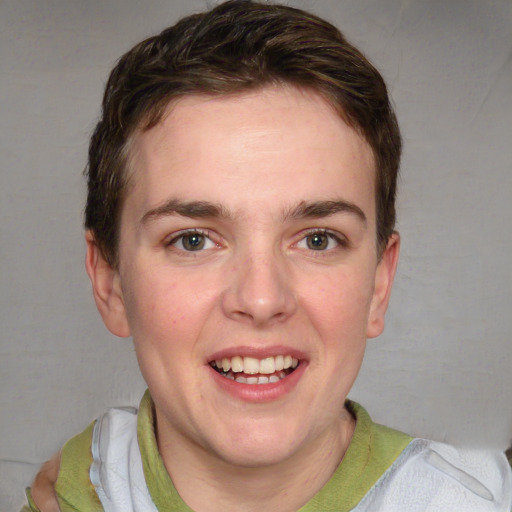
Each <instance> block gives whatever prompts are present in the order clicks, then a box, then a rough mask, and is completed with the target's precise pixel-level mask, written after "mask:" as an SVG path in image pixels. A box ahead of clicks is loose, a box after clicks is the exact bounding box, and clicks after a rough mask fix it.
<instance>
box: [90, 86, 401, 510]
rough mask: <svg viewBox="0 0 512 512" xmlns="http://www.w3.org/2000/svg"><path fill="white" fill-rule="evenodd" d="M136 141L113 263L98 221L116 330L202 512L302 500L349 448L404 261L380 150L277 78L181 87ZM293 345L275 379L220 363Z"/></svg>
mask: <svg viewBox="0 0 512 512" xmlns="http://www.w3.org/2000/svg"><path fill="white" fill-rule="evenodd" d="M132 142H133V144H132V147H131V157H130V169H131V171H132V172H133V175H132V177H131V180H132V181H131V187H130V190H129V192H128V195H127V198H126V201H125V204H124V208H123V212H122V218H121V233H120V247H119V249H120V251H119V254H120V263H119V267H118V268H116V269H113V268H111V267H110V266H109V265H108V264H107V262H106V261H105V259H104V258H103V256H102V254H101V252H100V251H99V249H98V247H97V246H96V244H95V241H94V236H93V235H92V234H91V233H87V235H86V239H87V245H88V249H87V258H86V267H87V272H88V274H89V276H90V278H91V281H92V284H93V292H94V296H95V300H96V304H97V306H98V309H99V311H100V313H101V315H102V317H103V320H104V322H105V324H106V325H107V327H108V328H109V329H110V330H111V331H112V332H113V333H114V334H116V335H118V336H133V340H134V345H135V349H136V353H137V357H138V361H139V365H140V368H141V371H142V374H143V376H144V378H145V379H146V382H147V383H148V386H149V389H150V391H151V394H152V397H153V399H154V401H155V409H156V422H157V441H158V446H159V450H160V453H161V455H162V458H163V461H164V464H165V466H166V468H167V470H168V472H169V474H170V475H171V477H172V479H173V481H174V483H175V486H176V488H177V489H178V491H179V493H180V495H181V496H182V498H183V499H184V500H185V501H186V502H187V504H188V505H189V506H190V507H191V508H193V509H194V510H197V511H201V510H208V511H213V512H215V511H217V510H219V511H220V510H222V511H226V510H227V511H229V510H237V511H240V510H244V511H250V510H261V509H262V508H266V509H268V510H284V511H286V510H290V511H292V510H297V508H299V507H300V506H301V505H303V504H304V503H305V502H307V501H308V500H309V499H310V498H311V497H312V496H313V495H314V494H315V493H316V492H318V490H319V489H320V488H321V487H322V486H323V485H324V484H325V482H326V481H327V480H328V479H329V478H330V476H331V475H332V473H333V472H334V470H335V469H336V467H337V466H338V464H339V462H340V460H341V459H342V457H343V455H344V453H345V451H346V449H347V447H348V444H349V442H350V438H351V435H352V433H353V429H354V419H353V418H352V416H351V415H350V414H349V413H348V411H346V409H345V408H344V405H343V404H344V400H345V398H346V396H347V394H348V392H349V390H350V388H351V386H352V384H353V382H354V380H355V378H356V376H357V373H358V371H359V368H360V365H361V363H362V360H363V355H364V349H365V344H366V339H367V338H372V337H375V336H378V335H379V334H380V333H381V332H382V329H383V327H384V315H385V312H386V309H387V306H388V301H389V295H390V291H391V285H392V282H393V277H394V273H395V269H396V264H397V259H398V252H399V239H398V235H397V234H395V235H393V236H392V237H391V238H390V240H389V243H388V245H387V247H386V249H385V250H384V252H383V253H382V254H381V255H379V254H377V249H376V247H377V243H376V224H375V217H376V215H375V191H374V182H375V165H374V159H373V154H372V151H371V148H370V147H369V145H368V144H367V143H366V141H365V140H364V139H363V138H362V137H361V136H360V135H359V134H358V133H357V132H356V131H355V130H353V129H352V128H351V127H349V126H348V125H347V124H345V123H344V121H343V120H342V119H341V118H340V117H339V115H337V114H336V113H335V112H334V110H333V109H332V108H331V107H330V106H329V105H328V104H327V103H326V102H325V101H324V100H323V99H322V98H321V97H320V96H319V95H317V94H315V93H313V92H309V91H303V90H299V89H296V88H292V87H283V86H280V87H272V88H266V89H263V90H259V91H256V92H251V93H245V94H241V95H235V96H224V97H215V98H213V97H208V96H189V97H186V98H184V99H181V100H179V101H178V102H176V103H174V104H172V105H171V106H170V108H169V112H168V115H167V116H166V117H165V118H164V119H163V120H162V122H161V123H159V124H158V125H157V126H155V127H153V128H152V129H151V130H149V131H146V132H144V133H137V134H136V136H135V137H134V140H133V141H132ZM205 203H207V204H208V205H209V206H208V208H204V204H205ZM198 204H199V206H201V208H198ZM305 205H307V206H309V209H308V208H306V207H305ZM333 205H336V207H334V208H333ZM312 211H313V213H312ZM191 236H192V238H191ZM194 236H196V237H198V238H195V239H194V238H193V237H194ZM191 240H192V241H198V240H199V241H200V242H201V243H204V247H203V248H202V249H201V250H196V251H193V250H187V249H190V245H186V243H187V242H190V241H191ZM315 243H316V244H317V245H314V244H315ZM288 353H293V355H294V357H296V358H297V359H299V366H298V368H297V370H296V371H295V372H294V373H292V374H291V375H290V376H289V377H286V379H283V380H282V381H280V383H279V384H277V385H275V386H274V388H275V390H274V391H272V392H270V393H269V392H267V391H265V389H264V386H265V385H256V386H248V385H245V386H244V385H237V384H235V383H233V382H232V381H229V384H226V379H224V378H223V377H220V376H219V374H218V373H217V372H215V371H214V370H213V369H212V368H211V366H210V364H209V363H210V362H211V361H212V360H214V359H215V358H217V357H218V356H219V354H220V355H229V356H233V355H241V356H244V355H251V356H255V357H258V358H262V357H265V356H266V355H276V354H288ZM285 382H286V383H288V382H292V383H293V384H285ZM249 388H251V389H249ZM258 388H260V389H263V391H261V392H260V391H258ZM274 388H272V389H274ZM267 389H270V388H267ZM198 479H200V481H201V485H200V486H198V485H197V481H198Z"/></svg>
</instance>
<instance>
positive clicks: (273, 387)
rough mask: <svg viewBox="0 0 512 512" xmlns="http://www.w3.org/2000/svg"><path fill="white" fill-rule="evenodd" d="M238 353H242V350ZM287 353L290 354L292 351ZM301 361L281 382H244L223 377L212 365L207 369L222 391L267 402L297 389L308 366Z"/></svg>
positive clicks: (249, 400)
mask: <svg viewBox="0 0 512 512" xmlns="http://www.w3.org/2000/svg"><path fill="white" fill-rule="evenodd" d="M238 353H239V354H240V352H238ZM244 353H245V352H244ZM281 353H282V352H281ZM286 353H287V354H289V353H290V352H286ZM224 357H230V356H224ZM263 357H265V356H263ZM263 357H262V358H263ZM266 357H270V355H267V356H266ZM299 361H300V363H299V366H297V368H296V369H295V370H294V371H293V372H292V373H290V374H289V375H287V376H286V377H285V378H284V379H281V380H280V381H279V382H273V383H268V384H243V383H241V382H236V381H235V380H231V379H227V378H226V377H223V376H222V375H221V374H220V373H219V372H217V371H216V370H214V369H213V368H212V367H211V366H210V365H207V369H208V371H209V372H210V375H211V377H212V379H213V380H214V383H215V385H217V386H219V387H220V388H221V390H222V391H224V392H226V393H228V394H229V395H231V396H232V397H233V398H236V399H238V400H242V401H244V402H251V403H265V402H272V401H275V400H279V399H280V398H283V397H284V396H285V395H287V394H288V393H291V392H292V391H293V390H294V389H295V387H296V386H297V384H298V383H299V381H300V379H301V378H302V376H303V374H304V371H305V370H306V368H307V366H308V364H307V362H306V361H304V360H300V359H299Z"/></svg>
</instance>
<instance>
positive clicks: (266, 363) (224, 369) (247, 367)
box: [210, 355, 300, 384]
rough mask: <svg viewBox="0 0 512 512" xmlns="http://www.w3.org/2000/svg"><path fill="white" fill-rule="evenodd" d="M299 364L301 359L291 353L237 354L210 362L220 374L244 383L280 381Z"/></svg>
mask: <svg viewBox="0 0 512 512" xmlns="http://www.w3.org/2000/svg"><path fill="white" fill-rule="evenodd" d="M299 364H300V362H299V360H298V359H295V358H294V357H292V356H290V355H278V356H274V357H266V358H264V359H256V358H254V357H242V356H235V357H224V358H222V359H217V360H215V361H211V362H210V366H211V367H212V368H213V369H214V370H215V371H217V372H218V373H219V374H220V375H222V376H223V377H225V378H226V379H231V380H234V381H236V382H240V383H242V384H273V383H275V382H279V381H280V380H281V379H284V378H285V377H287V376H288V375H290V373H292V372H294V371H295V369H296V368H297V367H298V366H299Z"/></svg>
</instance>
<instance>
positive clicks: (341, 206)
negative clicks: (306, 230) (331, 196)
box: [284, 199, 367, 224]
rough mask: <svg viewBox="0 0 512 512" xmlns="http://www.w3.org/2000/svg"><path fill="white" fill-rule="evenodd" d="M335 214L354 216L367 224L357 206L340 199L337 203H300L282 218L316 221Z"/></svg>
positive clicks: (364, 216)
mask: <svg viewBox="0 0 512 512" xmlns="http://www.w3.org/2000/svg"><path fill="white" fill-rule="evenodd" d="M336 213H351V214H353V215H356V216H357V217H358V218H359V219H360V220H361V221H362V222H363V223H364V224H366V223H367V219H366V215H365V214H364V212H363V210H361V208H359V206H357V205H356V204H354V203H351V202H349V201H345V200H342V199H340V200H337V201H313V202H307V201H301V202H300V203H299V204H298V205H297V206H296V207H295V208H292V209H291V210H289V211H287V212H285V215H284V218H285V219H286V218H291V219H318V218H322V217H329V216H330V215H335V214H336Z"/></svg>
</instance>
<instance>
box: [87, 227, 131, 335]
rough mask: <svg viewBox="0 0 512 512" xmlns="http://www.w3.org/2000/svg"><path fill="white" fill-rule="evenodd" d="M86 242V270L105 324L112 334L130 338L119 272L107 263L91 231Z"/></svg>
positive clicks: (88, 232)
mask: <svg viewBox="0 0 512 512" xmlns="http://www.w3.org/2000/svg"><path fill="white" fill-rule="evenodd" d="M85 241H86V243H87V253H86V256H85V268H86V270H87V274H88V275H89V278H90V280H91V284H92V291H93V295H94V300H95V302H96V307H97V308H98V311H99V312H100V315H101V317H102V318H103V322H104V323H105V325H106V326H107V329H108V330H109V331H110V332H111V333H112V334H115V335H116V336H120V337H123V338H124V337H127V336H130V328H129V326H128V321H127V318H126V311H125V307H124V299H123V293H122V290H121V283H120V279H119V272H118V271H117V270H116V269H114V268H112V267H111V265H110V264H109V263H108V262H107V260H106V259H105V257H104V256H103V253H102V252H101V250H100V248H99V247H98V244H97V243H96V240H95V238H94V235H93V233H92V232H91V231H90V230H88V231H86V233H85Z"/></svg>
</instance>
